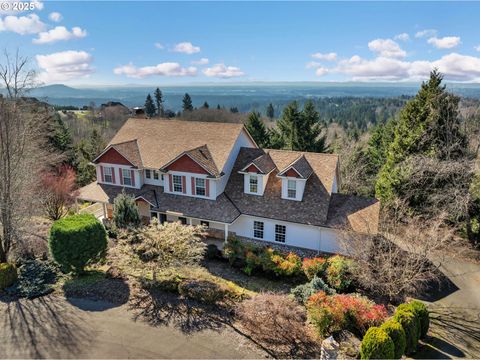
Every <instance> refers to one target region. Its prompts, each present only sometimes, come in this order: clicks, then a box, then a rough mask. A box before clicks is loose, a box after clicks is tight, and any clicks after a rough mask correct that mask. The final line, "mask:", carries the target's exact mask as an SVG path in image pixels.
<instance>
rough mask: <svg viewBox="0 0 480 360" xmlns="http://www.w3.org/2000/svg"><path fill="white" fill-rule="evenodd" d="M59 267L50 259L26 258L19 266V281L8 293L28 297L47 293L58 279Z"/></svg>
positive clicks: (31, 297)
mask: <svg viewBox="0 0 480 360" xmlns="http://www.w3.org/2000/svg"><path fill="white" fill-rule="evenodd" d="M57 273H58V269H57V267H56V266H55V265H54V264H53V263H51V262H49V261H41V260H37V259H33V260H26V261H24V262H23V263H22V265H20V267H19V268H18V281H17V282H16V283H15V285H14V286H12V287H10V288H9V289H8V293H9V294H11V295H14V296H18V297H25V298H27V299H33V298H37V297H39V296H43V295H47V294H49V293H51V292H52V291H53V288H52V285H53V284H55V283H56V281H57Z"/></svg>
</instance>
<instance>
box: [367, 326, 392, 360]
mask: <svg viewBox="0 0 480 360" xmlns="http://www.w3.org/2000/svg"><path fill="white" fill-rule="evenodd" d="M394 354H395V346H394V344H393V341H392V339H391V338H390V336H388V334H387V333H386V332H385V331H384V330H382V329H380V328H378V327H376V326H373V327H371V328H370V329H368V331H367V333H366V334H365V336H364V337H363V340H362V344H361V345H360V358H361V359H393V357H394Z"/></svg>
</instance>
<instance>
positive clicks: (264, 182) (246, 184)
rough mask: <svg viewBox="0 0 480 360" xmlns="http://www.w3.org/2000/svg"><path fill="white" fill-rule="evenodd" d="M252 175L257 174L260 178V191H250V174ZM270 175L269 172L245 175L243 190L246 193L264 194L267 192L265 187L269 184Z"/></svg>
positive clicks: (258, 178)
mask: <svg viewBox="0 0 480 360" xmlns="http://www.w3.org/2000/svg"><path fill="white" fill-rule="evenodd" d="M252 175H253V176H256V177H257V180H258V183H257V189H258V192H256V193H252V192H250V176H252ZM268 176H269V174H267V175H261V174H255V173H251V174H245V175H243V191H244V192H245V194H251V195H259V196H262V195H263V193H264V192H265V187H266V186H267V182H268Z"/></svg>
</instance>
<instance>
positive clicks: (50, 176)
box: [40, 165, 75, 220]
mask: <svg viewBox="0 0 480 360" xmlns="http://www.w3.org/2000/svg"><path fill="white" fill-rule="evenodd" d="M40 184H41V186H40V202H41V205H42V208H43V211H44V212H45V214H46V215H47V217H48V218H50V219H51V220H58V219H60V218H62V217H64V216H65V215H67V213H68V209H69V207H70V206H71V205H72V204H73V202H74V200H75V194H74V190H75V171H74V170H73V169H72V167H70V166H67V165H64V166H61V167H60V168H58V169H55V170H53V171H51V172H48V173H45V174H44V175H43V176H42V178H41V182H40Z"/></svg>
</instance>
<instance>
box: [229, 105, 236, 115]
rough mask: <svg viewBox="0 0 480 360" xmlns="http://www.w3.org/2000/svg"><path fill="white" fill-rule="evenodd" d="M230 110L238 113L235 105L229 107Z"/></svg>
mask: <svg viewBox="0 0 480 360" xmlns="http://www.w3.org/2000/svg"><path fill="white" fill-rule="evenodd" d="M230 112H231V113H233V114H235V113H238V108H237V107H236V106H234V107H231V108H230Z"/></svg>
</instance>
